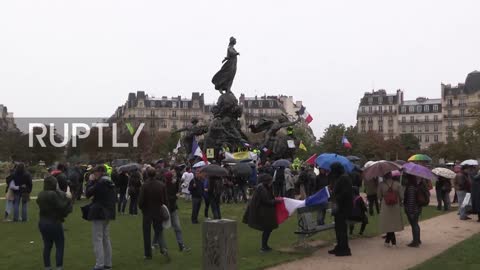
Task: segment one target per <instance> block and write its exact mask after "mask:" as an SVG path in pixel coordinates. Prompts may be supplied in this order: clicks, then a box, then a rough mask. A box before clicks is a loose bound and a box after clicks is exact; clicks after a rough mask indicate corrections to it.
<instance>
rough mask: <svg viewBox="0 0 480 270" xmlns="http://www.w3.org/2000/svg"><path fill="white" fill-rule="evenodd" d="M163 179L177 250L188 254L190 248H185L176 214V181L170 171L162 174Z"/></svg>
mask: <svg viewBox="0 0 480 270" xmlns="http://www.w3.org/2000/svg"><path fill="white" fill-rule="evenodd" d="M164 178H165V184H166V188H167V199H168V211H170V220H171V223H172V227H173V230H174V232H175V238H176V239H177V243H178V248H179V249H180V251H181V252H188V251H190V248H189V247H187V246H185V243H184V242H183V235H182V228H181V226H180V216H179V213H178V212H179V211H178V204H177V193H178V185H177V183H176V181H177V179H174V178H173V174H172V173H171V172H170V171H168V172H166V173H165V174H164Z"/></svg>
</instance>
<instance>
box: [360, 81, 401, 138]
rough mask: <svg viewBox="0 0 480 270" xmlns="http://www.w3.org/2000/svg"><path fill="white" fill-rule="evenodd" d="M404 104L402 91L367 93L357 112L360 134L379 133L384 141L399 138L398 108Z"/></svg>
mask: <svg viewBox="0 0 480 270" xmlns="http://www.w3.org/2000/svg"><path fill="white" fill-rule="evenodd" d="M402 102H403V91H402V90H397V92H396V93H395V94H387V92H386V91H385V90H383V89H381V90H378V91H373V92H367V93H365V94H364V96H363V97H362V99H361V100H360V105H359V107H358V111H357V127H358V132H360V133H366V132H372V131H373V132H378V133H380V134H383V137H384V139H393V138H395V137H396V136H398V134H399V131H398V106H399V105H400V104H402Z"/></svg>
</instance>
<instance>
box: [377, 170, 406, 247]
mask: <svg viewBox="0 0 480 270" xmlns="http://www.w3.org/2000/svg"><path fill="white" fill-rule="evenodd" d="M383 179H384V180H383V181H382V182H381V183H379V185H378V192H377V193H378V196H379V199H380V202H381V208H380V209H381V211H380V219H379V227H380V231H381V233H386V237H385V246H386V247H390V245H391V246H394V247H396V246H397V239H396V237H395V232H400V231H403V220H402V211H401V208H400V205H401V203H402V201H403V193H402V187H401V185H400V183H399V182H398V181H394V180H393V177H392V173H391V172H388V173H387V174H385V175H384V176H383Z"/></svg>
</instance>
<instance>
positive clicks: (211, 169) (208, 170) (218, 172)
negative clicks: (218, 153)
mask: <svg viewBox="0 0 480 270" xmlns="http://www.w3.org/2000/svg"><path fill="white" fill-rule="evenodd" d="M201 172H203V173H205V174H206V175H207V176H218V177H224V176H227V175H228V171H227V170H226V169H225V168H223V167H220V166H218V165H217V164H210V165H207V166H205V167H203V168H202V170H201Z"/></svg>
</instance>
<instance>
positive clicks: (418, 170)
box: [402, 162, 437, 181]
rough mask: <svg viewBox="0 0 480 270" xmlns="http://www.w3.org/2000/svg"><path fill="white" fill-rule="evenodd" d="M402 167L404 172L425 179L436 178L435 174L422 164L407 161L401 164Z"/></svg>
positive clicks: (432, 179)
mask: <svg viewBox="0 0 480 270" xmlns="http://www.w3.org/2000/svg"><path fill="white" fill-rule="evenodd" d="M402 169H403V171H404V172H405V173H408V174H411V175H415V176H418V177H420V178H423V179H427V180H430V181H434V180H437V176H436V175H435V174H433V173H432V171H430V169H429V168H427V167H425V166H422V165H418V164H415V163H412V162H408V163H405V164H404V165H403V167H402Z"/></svg>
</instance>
